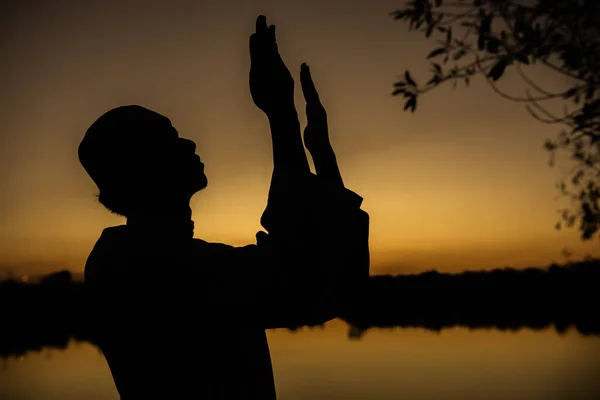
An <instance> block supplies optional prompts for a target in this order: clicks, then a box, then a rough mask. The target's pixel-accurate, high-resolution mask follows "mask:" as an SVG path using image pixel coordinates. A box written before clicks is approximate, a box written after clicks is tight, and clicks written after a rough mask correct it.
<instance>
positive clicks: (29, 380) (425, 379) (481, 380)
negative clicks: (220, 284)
mask: <svg viewBox="0 0 600 400" xmlns="http://www.w3.org/2000/svg"><path fill="white" fill-rule="evenodd" d="M348 331H349V328H348V325H347V324H346V323H344V322H342V321H339V320H334V321H331V322H330V323H328V324H327V325H325V327H323V328H321V327H317V328H303V329H301V330H299V331H296V332H291V331H288V330H285V329H281V330H273V331H269V332H268V337H269V343H270V347H271V356H272V359H273V368H274V374H275V382H276V386H277V393H278V398H279V399H280V400H300V399H302V400H304V399H323V400H327V399H332V400H338V399H348V400H358V399H361V400H371V399H382V400H383V399H385V400H387V399H390V400H391V399H394V400H396V399H432V400H437V399H439V400H442V399H443V400H446V399H463V400H471V399H473V400H474V399H478V400H479V399H506V400H509V399H510V400H513V399H523V400H534V399H535V400H538V399H539V400H558V399H564V400H567V399H568V400H576V399H582V400H583V399H586V400H587V399H589V400H591V399H600V337H598V336H582V335H580V334H579V333H577V332H576V331H574V330H569V331H567V332H566V333H565V334H562V335H561V334H558V333H557V332H556V331H555V330H554V329H546V330H542V331H532V330H527V329H522V330H519V331H517V332H511V331H499V330H486V329H478V330H469V329H466V328H452V329H445V330H442V331H441V332H435V331H430V330H425V329H421V328H404V329H401V328H396V329H379V328H377V329H375V328H374V329H369V330H368V331H366V332H365V333H364V334H363V335H362V336H361V338H360V339H358V340H357V339H354V340H351V339H349V338H348ZM198 362H201V360H198ZM2 363H3V365H2V369H1V371H2V372H1V373H0V398H1V399H3V400H9V399H10V400H16V399H31V400H37V399H39V400H42V399H44V400H46V399H64V400H72V399H73V400H74V399H117V398H118V396H117V392H116V390H115V387H114V384H113V381H112V378H111V376H110V371H109V370H108V366H107V364H106V361H105V360H104V357H103V356H102V354H101V353H100V352H99V350H98V349H97V348H96V347H94V346H93V345H91V344H89V343H86V342H74V341H73V342H70V344H69V346H68V347H67V349H66V350H64V351H63V350H57V349H43V350H42V351H41V352H29V353H28V354H27V355H26V356H24V357H21V358H19V359H17V358H10V359H7V360H3V361H2Z"/></svg>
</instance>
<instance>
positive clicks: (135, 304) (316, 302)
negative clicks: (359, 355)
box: [79, 17, 369, 399]
mask: <svg viewBox="0 0 600 400" xmlns="http://www.w3.org/2000/svg"><path fill="white" fill-rule="evenodd" d="M270 29H272V36H268V35H267V33H268V32H269V30H270ZM255 35H256V36H255ZM255 35H253V39H252V38H251V57H252V63H253V71H251V91H252V95H253V98H254V100H255V102H256V100H257V99H262V100H263V101H264V102H263V103H261V102H260V100H259V101H258V102H257V105H259V107H260V106H261V105H262V106H265V105H266V108H267V109H268V112H267V115H268V116H269V119H270V122H271V133H272V136H273V146H274V157H275V160H274V161H275V168H274V173H273V180H272V184H271V190H270V192H269V200H268V205H267V209H266V210H265V212H264V214H263V217H262V219H261V222H262V223H263V226H265V228H266V230H267V231H268V233H266V232H259V233H258V234H257V244H254V245H248V246H244V247H233V246H229V245H226V244H221V243H208V242H206V241H203V240H200V239H196V238H193V229H194V223H193V221H192V219H191V209H190V207H189V202H190V199H191V197H192V196H193V195H194V194H195V193H197V192H198V191H200V190H202V189H204V188H205V187H206V186H207V184H208V180H207V178H206V176H205V174H204V168H203V167H204V166H203V164H202V163H201V161H200V158H199V157H198V156H197V155H196V154H195V151H196V146H195V144H194V143H193V142H192V141H190V140H187V139H183V138H180V137H179V135H178V132H177V130H176V129H175V128H174V127H173V126H172V125H171V121H170V120H169V119H167V118H166V117H164V116H162V115H160V114H158V113H155V112H153V111H150V110H148V109H146V108H143V107H141V106H123V107H118V108H116V109H113V110H111V111H108V112H107V113H105V114H104V115H102V116H101V117H100V118H99V119H98V120H96V121H95V122H94V123H93V124H92V125H91V127H90V128H89V129H88V131H87V132H86V134H85V136H84V138H83V140H82V142H81V144H80V146H79V158H80V161H81V163H82V165H83V167H84V168H85V170H86V171H87V172H88V174H89V175H90V177H91V178H92V179H93V181H94V182H95V183H96V185H97V186H98V188H99V190H100V193H99V196H98V197H99V201H100V202H101V203H102V204H103V205H104V206H105V207H106V208H108V209H109V210H111V211H112V212H114V213H116V214H119V215H123V216H125V217H126V218H127V222H126V224H125V225H120V226H115V227H109V228H106V229H104V230H103V232H102V235H101V236H100V238H99V239H98V241H97V242H96V244H95V246H94V248H93V250H92V252H91V253H90V255H89V257H88V261H87V263H86V266H85V281H86V284H87V286H88V287H89V291H90V294H91V299H92V301H91V302H90V314H91V316H92V320H93V329H94V331H95V332H94V335H95V341H96V343H98V344H99V346H100V348H101V349H102V352H103V354H104V356H105V358H106V360H107V363H108V365H109V367H110V370H111V373H112V376H113V379H114V381H115V385H116V388H117V390H118V392H119V394H120V396H121V398H122V399H132V398H135V399H138V398H203V399H275V397H276V396H275V385H274V380H273V372H272V367H271V359H270V355H269V348H268V344H267V339H266V334H265V329H266V328H276V327H296V326H301V325H304V324H316V323H323V322H325V321H328V320H330V319H332V318H334V317H336V316H337V315H338V313H339V312H340V310H341V307H342V306H343V304H344V302H345V300H346V299H347V298H348V296H349V295H351V291H352V290H355V289H356V288H357V287H358V285H359V284H360V282H361V280H364V278H366V277H367V276H368V268H369V267H368V262H369V261H368V215H367V214H366V213H365V212H364V211H362V210H360V208H359V206H360V201H361V199H360V197H358V196H357V195H356V194H354V193H353V192H351V191H349V190H347V189H345V188H344V187H343V184H341V185H335V184H332V183H331V181H328V180H327V179H322V178H321V177H319V175H318V174H317V175H312V174H310V170H307V169H301V168H298V169H296V167H297V166H298V164H295V163H294V162H292V163H286V162H285V161H284V162H283V163H282V164H281V163H278V161H277V160H280V159H282V158H281V157H282V156H283V157H284V158H283V159H284V160H285V159H288V160H289V157H287V158H286V155H288V156H289V154H290V153H288V150H290V149H291V150H292V151H294V150H297V149H298V148H297V147H290V146H288V145H287V144H286V143H288V144H289V142H290V139H291V138H294V140H295V136H294V133H295V128H294V130H291V131H289V132H288V133H289V134H290V135H289V137H287V138H286V136H283V135H284V134H285V132H286V130H287V129H288V128H289V127H295V126H296V121H295V120H294V117H293V115H294V113H295V107H293V80H292V82H291V84H292V85H291V90H292V95H291V99H292V108H293V112H292V109H290V108H288V107H289V106H290V104H289V103H285V102H283V101H281V100H282V98H280V97H278V96H285V97H286V98H289V92H286V91H283V92H279V91H278V90H274V86H273V85H272V83H273V82H278V80H280V79H284V78H285V77H284V76H283V74H282V71H283V72H285V71H287V69H285V71H284V70H283V69H281V68H279V69H277V67H276V65H275V64H274V63H273V62H274V61H277V62H278V60H277V59H279V60H280V57H278V52H277V57H273V55H274V53H273V51H272V50H273V47H272V45H273V44H274V39H275V37H274V27H273V28H266V23H265V19H264V17H259V19H258V20H257V32H256V33H255ZM257 37H258V39H259V43H258V47H257V46H255V45H257V43H256V39H257ZM270 38H272V41H271V39H270ZM269 43H270V44H269ZM261 46H262V47H261ZM269 46H271V47H270V49H271V50H269V51H265V49H267V48H269ZM253 49H254V50H257V49H258V54H257V53H256V52H255V51H254V50H253ZM275 50H276V48H275ZM281 65H283V62H282V61H281V64H280V66H281ZM283 67H284V68H285V65H283ZM256 68H259V69H258V71H259V77H260V76H261V74H262V78H260V79H258V81H257V80H254V82H253V77H252V74H253V73H256V71H257V69H256ZM261 68H262V70H261ZM269 70H270V71H271V72H272V73H273V74H271V75H270V76H271V78H273V79H275V80H274V81H273V80H271V82H269V79H271V78H268V79H267V80H265V79H263V78H265V74H264V71H269ZM261 71H262V72H261ZM277 71H279V72H277ZM307 72H308V71H307V70H306V69H304V72H303V74H302V76H303V87H310V85H312V81H311V80H310V74H307ZM278 73H279V75H277V74H278ZM288 74H289V71H288ZM254 77H256V76H254ZM290 78H291V76H290ZM307 78H308V80H307ZM261 79H262V81H261ZM307 85H308V86H307ZM312 88H313V89H314V86H312ZM306 95H307V92H306V91H305V96H306ZM315 96H316V90H314V92H310V94H309V95H308V97H307V100H308V98H310V99H313V100H314V99H315ZM316 98H317V100H318V97H316ZM269 104H270V105H271V106H269ZM274 104H279V105H282V107H279V106H274ZM312 104H313V105H316V104H317V103H315V102H314V101H313V103H312ZM319 105H320V103H319ZM321 107H322V106H321ZM308 108H309V105H308V103H307V109H308ZM263 111H264V109H263ZM319 115H320V117H319V118H320V119H318V120H319V121H320V123H319V124H316V125H314V124H313V126H316V127H318V128H319V129H314V130H313V131H314V132H320V136H319V135H313V136H319V137H321V139H323V138H326V135H327V132H326V121H325V125H323V121H324V120H323V118H324V109H323V112H322V113H321V114H319ZM309 117H310V116H309ZM296 119H297V115H296ZM309 125H310V121H309ZM309 132H310V129H309ZM297 136H298V137H299V125H298V135H297ZM309 137H310V134H309ZM279 139H281V141H279ZM306 139H307V136H306V132H305V142H306ZM321 142H322V143H325V142H327V141H326V140H321ZM276 143H277V144H276ZM279 143H282V146H280V145H279ZM300 145H302V142H301V139H300ZM286 146H287V147H286ZM302 151H303V152H304V150H303V149H302ZM295 154H297V155H298V154H299V153H298V152H296V153H295ZM319 154H323V157H322V159H324V160H328V161H326V162H325V164H323V165H329V167H331V166H332V164H331V161H332V158H331V156H332V154H333V153H332V151H331V152H330V153H328V152H327V151H322V152H319ZM313 156H314V154H313ZM304 157H306V155H305V154H304ZM298 159H300V158H298ZM333 160H334V161H335V158H334V159H333ZM327 163H328V164H327ZM280 164H281V165H280ZM280 167H282V168H280ZM335 168H336V169H337V164H336V165H335ZM329 171H331V168H330V169H329ZM317 172H319V171H317ZM338 172H339V171H338ZM338 183H341V177H340V180H339V181H338Z"/></svg>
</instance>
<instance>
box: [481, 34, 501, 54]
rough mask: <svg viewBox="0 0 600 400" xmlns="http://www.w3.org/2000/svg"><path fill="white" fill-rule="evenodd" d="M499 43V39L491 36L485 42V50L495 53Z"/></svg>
mask: <svg viewBox="0 0 600 400" xmlns="http://www.w3.org/2000/svg"><path fill="white" fill-rule="evenodd" d="M501 44H502V42H501V41H500V39H498V38H495V37H491V38H489V39H488V40H487V43H486V46H487V51H488V52H489V53H492V54H497V53H498V49H499V48H500V45H501ZM480 50H481V49H480Z"/></svg>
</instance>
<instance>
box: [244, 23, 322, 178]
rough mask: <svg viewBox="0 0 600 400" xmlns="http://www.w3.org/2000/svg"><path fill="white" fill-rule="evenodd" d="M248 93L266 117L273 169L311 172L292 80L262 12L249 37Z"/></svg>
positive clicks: (301, 172)
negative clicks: (269, 130) (271, 147)
mask: <svg viewBox="0 0 600 400" xmlns="http://www.w3.org/2000/svg"><path fill="white" fill-rule="evenodd" d="M250 94H251V95H252V99H253V100H254V103H255V104H256V106H257V107H258V108H260V109H261V110H262V111H263V112H264V113H265V114H266V115H267V118H268V119H269V125H270V127H271V138H272V141H273V162H274V167H275V169H284V170H286V171H291V172H293V173H300V174H308V173H310V167H309V165H308V160H307V158H306V153H305V151H304V146H303V145H302V138H301V136H300V122H299V120H298V113H297V112H296V106H295V105H294V79H293V78H292V75H291V74H290V71H289V70H288V68H287V67H286V65H285V63H284V62H283V60H282V58H281V55H280V54H279V50H278V46H277V42H276V37H275V25H270V26H267V22H266V17H265V16H263V15H261V16H259V17H258V18H257V19H256V32H254V33H253V34H252V35H251V36H250Z"/></svg>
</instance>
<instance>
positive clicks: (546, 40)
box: [391, 0, 600, 240]
mask: <svg viewBox="0 0 600 400" xmlns="http://www.w3.org/2000/svg"><path fill="white" fill-rule="evenodd" d="M391 15H392V16H393V18H394V19H396V20H401V21H405V22H407V23H408V24H409V29H410V30H419V31H421V32H424V33H425V36H426V37H427V38H434V37H436V36H438V37H439V36H441V40H437V41H436V48H434V49H433V50H432V51H431V52H430V53H429V55H428V56H427V59H430V60H432V61H431V72H432V75H431V78H430V79H429V80H428V81H427V83H425V84H422V85H420V84H417V82H416V81H415V80H414V79H413V78H412V76H411V74H410V72H409V71H406V72H405V73H404V77H403V78H401V79H400V80H399V81H398V82H396V83H395V90H394V91H393V95H403V96H404V97H405V99H406V102H405V105H404V110H407V109H410V110H411V111H414V110H415V108H416V106H417V99H418V96H419V95H420V94H423V93H426V92H428V91H429V90H431V89H433V88H435V87H438V86H440V85H442V84H443V83H446V82H452V83H453V85H454V87H456V85H457V83H458V82H459V81H463V82H464V84H465V85H466V86H468V85H469V83H470V80H471V78H472V77H473V76H475V75H482V76H483V77H484V78H485V80H486V82H488V83H489V85H490V86H491V87H492V89H493V90H494V91H495V92H496V93H497V94H499V95H501V96H502V97H504V98H507V99H509V100H512V101H515V102H521V103H524V104H525V105H526V107H527V110H528V111H529V113H530V114H531V115H532V116H533V117H534V118H536V119H537V120H539V121H541V122H544V123H549V124H556V123H558V124H562V125H565V127H566V128H565V129H563V130H561V132H560V134H559V135H558V137H557V139H555V140H547V141H546V143H545V145H544V148H545V149H546V150H547V151H549V152H550V165H551V166H552V165H554V157H555V153H556V151H557V150H564V151H567V152H568V153H569V154H570V157H571V159H572V160H573V161H574V163H575V165H574V167H573V168H572V169H570V170H569V172H568V173H567V175H566V176H565V177H564V178H563V179H562V180H561V181H560V182H559V183H558V184H557V188H558V189H559V191H560V193H561V194H562V195H564V196H567V197H569V198H570V199H571V200H572V204H573V207H572V209H562V210H559V212H560V215H561V218H560V221H559V222H558V223H557V225H556V228H557V229H561V227H562V226H567V227H572V226H574V225H575V224H576V223H578V224H579V230H580V231H581V238H582V239H583V240H586V239H590V238H592V237H593V236H594V234H595V233H596V232H598V230H599V229H600V90H599V89H600V75H599V74H600V72H599V71H600V68H599V67H600V2H598V1H597V0H531V1H524V0H521V1H515V0H452V1H444V0H412V1H409V2H407V3H406V5H405V7H404V8H402V9H399V10H397V11H395V12H392V13H391ZM529 65H537V66H542V67H546V68H549V69H550V70H552V71H554V72H556V73H557V74H558V75H559V76H562V77H563V78H564V80H566V81H568V82H569V84H568V87H566V88H565V89H564V90H562V91H552V90H548V89H545V88H543V87H541V86H540V85H539V84H538V83H536V81H535V79H533V78H532V77H531V75H530V74H529V75H528V74H526V73H525V69H526V66H529ZM508 68H514V70H516V72H517V73H518V74H519V76H520V77H521V78H522V84H523V86H524V88H525V95H524V96H520V97H518V96H517V97H516V96H513V95H509V94H507V93H505V92H503V91H502V90H500V89H499V88H498V87H497V86H496V84H495V82H496V81H498V80H499V79H501V78H502V77H503V76H504V74H505V72H506V70H507V69H508ZM552 102H554V103H555V105H562V106H563V107H564V112H563V115H557V114H556V113H555V112H551V111H550V109H549V108H548V105H549V104H552ZM556 103H558V104H556Z"/></svg>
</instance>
